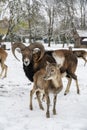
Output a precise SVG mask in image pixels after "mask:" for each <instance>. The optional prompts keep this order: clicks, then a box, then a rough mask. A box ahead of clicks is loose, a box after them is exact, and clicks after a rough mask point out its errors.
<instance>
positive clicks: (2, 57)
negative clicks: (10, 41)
mask: <svg viewBox="0 0 87 130" xmlns="http://www.w3.org/2000/svg"><path fill="white" fill-rule="evenodd" d="M7 56H8V54H7V52H6V51H5V50H4V49H3V48H0V65H1V69H2V70H1V73H0V78H1V77H2V75H3V72H4V71H5V73H4V75H3V78H5V77H7V68H8V66H7V65H6V64H5V63H4V62H5V61H6V58H7Z"/></svg>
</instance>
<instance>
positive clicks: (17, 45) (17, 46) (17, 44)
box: [11, 43, 25, 61]
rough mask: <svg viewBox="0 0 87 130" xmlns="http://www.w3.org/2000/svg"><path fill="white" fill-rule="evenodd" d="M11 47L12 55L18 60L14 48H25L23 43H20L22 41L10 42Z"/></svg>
mask: <svg viewBox="0 0 87 130" xmlns="http://www.w3.org/2000/svg"><path fill="white" fill-rule="evenodd" d="M11 47H12V53H13V55H14V57H15V58H16V59H17V60H18V61H20V60H19V59H18V58H17V57H16V55H15V49H16V48H20V49H21V50H22V49H24V48H25V45H24V44H22V43H14V44H13V43H11Z"/></svg>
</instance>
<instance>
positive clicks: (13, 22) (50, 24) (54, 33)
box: [0, 0, 87, 46]
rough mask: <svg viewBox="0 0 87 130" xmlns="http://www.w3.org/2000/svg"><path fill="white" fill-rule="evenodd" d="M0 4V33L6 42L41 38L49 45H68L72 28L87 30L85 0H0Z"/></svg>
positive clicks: (86, 1)
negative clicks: (7, 39) (61, 43)
mask: <svg viewBox="0 0 87 130" xmlns="http://www.w3.org/2000/svg"><path fill="white" fill-rule="evenodd" d="M0 5H1V6H0V19H1V20H0V34H6V38H8V37H9V38H10V40H14V41H15V39H16V40H23V38H24V37H27V38H29V41H30V42H32V39H33V40H34V41H35V40H37V39H42V38H43V39H45V42H48V46H50V41H51V40H54V41H55V43H58V41H64V40H66V41H67V43H68V42H72V41H73V39H72V33H71V32H72V29H73V28H74V29H81V30H86V29H87V0H44V1H43V0H0ZM3 23H5V24H4V25H6V26H4V27H3ZM2 27H3V28H2ZM18 36H19V37H18ZM64 42H65V41H64Z"/></svg>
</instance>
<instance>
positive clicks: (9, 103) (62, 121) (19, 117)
mask: <svg viewBox="0 0 87 130" xmlns="http://www.w3.org/2000/svg"><path fill="white" fill-rule="evenodd" d="M8 45H9V44H8ZM45 47H46V48H47V46H46V45H45ZM58 47H59V46H57V45H56V46H55V45H52V46H51V47H48V48H47V49H58ZM7 52H8V58H7V60H6V64H7V65H8V75H7V78H5V79H0V130H87V65H86V66H84V61H83V60H82V59H78V67H77V70H76V74H77V75H78V81H79V86H80V95H78V94H77V93H76V86H75V82H74V81H72V85H71V89H70V92H69V94H68V95H67V96H64V90H65V88H66V84H67V79H66V78H63V85H64V88H63V90H62V92H61V93H59V94H58V101H57V106H56V110H57V115H53V114H52V100H51V106H50V118H49V119H47V118H46V116H45V113H46V103H45V102H43V105H44V109H45V110H44V111H42V110H40V109H39V106H38V103H37V100H36V99H35V97H34V99H33V107H34V110H33V111H31V110H29V92H30V90H31V89H32V85H33V83H31V82H30V81H29V80H28V79H27V78H26V76H25V74H24V71H23V68H22V61H20V62H18V61H17V60H16V59H15V58H14V56H13V55H12V52H11V51H7ZM19 55H20V54H19ZM50 96H51V99H52V95H50Z"/></svg>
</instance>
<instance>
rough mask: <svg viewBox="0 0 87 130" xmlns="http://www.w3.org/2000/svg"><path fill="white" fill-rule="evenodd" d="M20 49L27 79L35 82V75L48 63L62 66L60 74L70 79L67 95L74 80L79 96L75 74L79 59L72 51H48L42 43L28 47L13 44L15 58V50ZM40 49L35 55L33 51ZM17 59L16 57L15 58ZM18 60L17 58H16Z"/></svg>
mask: <svg viewBox="0 0 87 130" xmlns="http://www.w3.org/2000/svg"><path fill="white" fill-rule="evenodd" d="M16 48H20V50H21V54H22V61H23V69H24V72H25V75H26V76H27V78H28V79H29V80H30V81H31V82H33V76H34V74H35V73H36V72H37V71H38V70H40V69H42V68H44V67H46V62H47V61H48V62H50V63H55V62H56V63H57V64H60V65H61V67H60V72H61V73H62V75H64V76H66V77H67V79H68V84H67V87H66V90H65V93H64V94H65V95H66V94H67V93H68V92H69V90H70V86H71V82H72V79H74V80H75V82H76V87H77V93H78V94H79V85H78V80H77V76H76V74H75V71H76V68H77V63H78V60H77V57H76V56H75V55H74V54H73V53H72V51H70V50H65V49H60V50H52V51H46V50H45V49H44V46H43V45H42V44H40V43H32V44H30V45H29V46H28V47H26V46H25V45H23V44H21V43H14V44H12V52H13V54H14V56H15V49H16ZM35 48H39V50H40V51H38V52H36V53H33V49H35ZM15 57H16V56H15ZM16 59H17V57H16Z"/></svg>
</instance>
